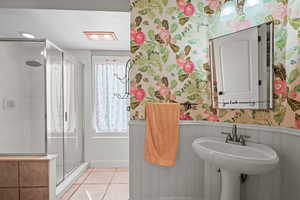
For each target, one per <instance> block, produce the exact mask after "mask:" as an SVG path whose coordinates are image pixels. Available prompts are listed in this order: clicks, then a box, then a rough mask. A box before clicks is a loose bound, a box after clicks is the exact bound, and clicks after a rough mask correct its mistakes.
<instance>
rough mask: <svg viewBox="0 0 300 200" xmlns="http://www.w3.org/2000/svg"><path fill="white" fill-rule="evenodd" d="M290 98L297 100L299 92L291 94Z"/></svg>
mask: <svg viewBox="0 0 300 200" xmlns="http://www.w3.org/2000/svg"><path fill="white" fill-rule="evenodd" d="M289 97H290V98H292V99H296V98H297V92H295V91H292V92H289Z"/></svg>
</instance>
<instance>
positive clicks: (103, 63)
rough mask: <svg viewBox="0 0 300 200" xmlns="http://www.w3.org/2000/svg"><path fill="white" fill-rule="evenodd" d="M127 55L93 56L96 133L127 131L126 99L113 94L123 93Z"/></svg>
mask: <svg viewBox="0 0 300 200" xmlns="http://www.w3.org/2000/svg"><path fill="white" fill-rule="evenodd" d="M128 59H129V58H128V57H102V56H94V57H93V61H94V62H93V63H94V67H95V115H96V116H95V117H96V120H95V123H96V125H95V127H96V132H98V133H127V132H128V120H129V119H128V118H129V113H128V111H127V106H128V102H129V100H128V99H119V98H117V97H116V96H115V94H118V93H119V94H124V93H125V80H122V81H120V80H118V79H117V77H116V76H118V77H124V76H125V66H126V61H127V60H128Z"/></svg>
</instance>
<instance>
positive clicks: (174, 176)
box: [130, 121, 300, 200]
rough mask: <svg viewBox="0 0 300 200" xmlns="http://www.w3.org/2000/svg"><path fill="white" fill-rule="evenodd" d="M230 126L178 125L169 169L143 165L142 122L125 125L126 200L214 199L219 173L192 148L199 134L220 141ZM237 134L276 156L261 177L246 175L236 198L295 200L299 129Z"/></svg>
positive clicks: (243, 128)
mask: <svg viewBox="0 0 300 200" xmlns="http://www.w3.org/2000/svg"><path fill="white" fill-rule="evenodd" d="M231 127H232V124H229V123H216V122H206V121H185V122H181V123H180V146H179V152H178V158H177V164H176V166H174V167H159V166H155V165H152V164H149V163H147V162H145V161H144V156H143V152H144V139H145V122H144V121H131V122H130V184H131V187H130V200H158V199H172V200H219V198H220V196H219V195H220V174H219V173H218V172H217V167H216V166H212V165H208V164H205V162H204V161H202V160H200V158H198V157H197V156H196V155H195V153H194V152H193V150H192V142H193V140H194V139H195V138H198V137H201V136H216V137H223V138H224V142H225V136H223V135H221V134H220V133H221V131H226V132H229V131H231ZM238 127H239V128H238V133H239V134H244V135H249V136H251V138H250V140H251V141H252V142H256V143H262V144H266V145H269V146H271V147H272V148H274V149H275V151H276V152H277V153H278V155H279V158H280V166H279V168H277V169H275V170H273V171H272V172H270V173H268V174H265V175H262V176H248V179H247V180H246V182H245V183H243V184H242V185H241V199H242V200H298V199H300V190H299V185H300V174H299V170H300V159H299V152H300V145H299V143H300V131H299V130H295V129H288V128H280V127H268V126H260V125H238Z"/></svg>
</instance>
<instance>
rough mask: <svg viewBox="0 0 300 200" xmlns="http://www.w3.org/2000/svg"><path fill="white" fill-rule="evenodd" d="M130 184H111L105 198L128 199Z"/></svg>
mask: <svg viewBox="0 0 300 200" xmlns="http://www.w3.org/2000/svg"><path fill="white" fill-rule="evenodd" d="M128 199H129V186H128V184H111V185H110V187H109V189H108V191H107V194H106V195H105V197H104V200H128Z"/></svg>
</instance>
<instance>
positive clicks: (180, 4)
mask: <svg viewBox="0 0 300 200" xmlns="http://www.w3.org/2000/svg"><path fill="white" fill-rule="evenodd" d="M185 5H186V3H185V1H184V0H177V7H178V8H179V10H181V11H182V12H183V11H184V8H185Z"/></svg>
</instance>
